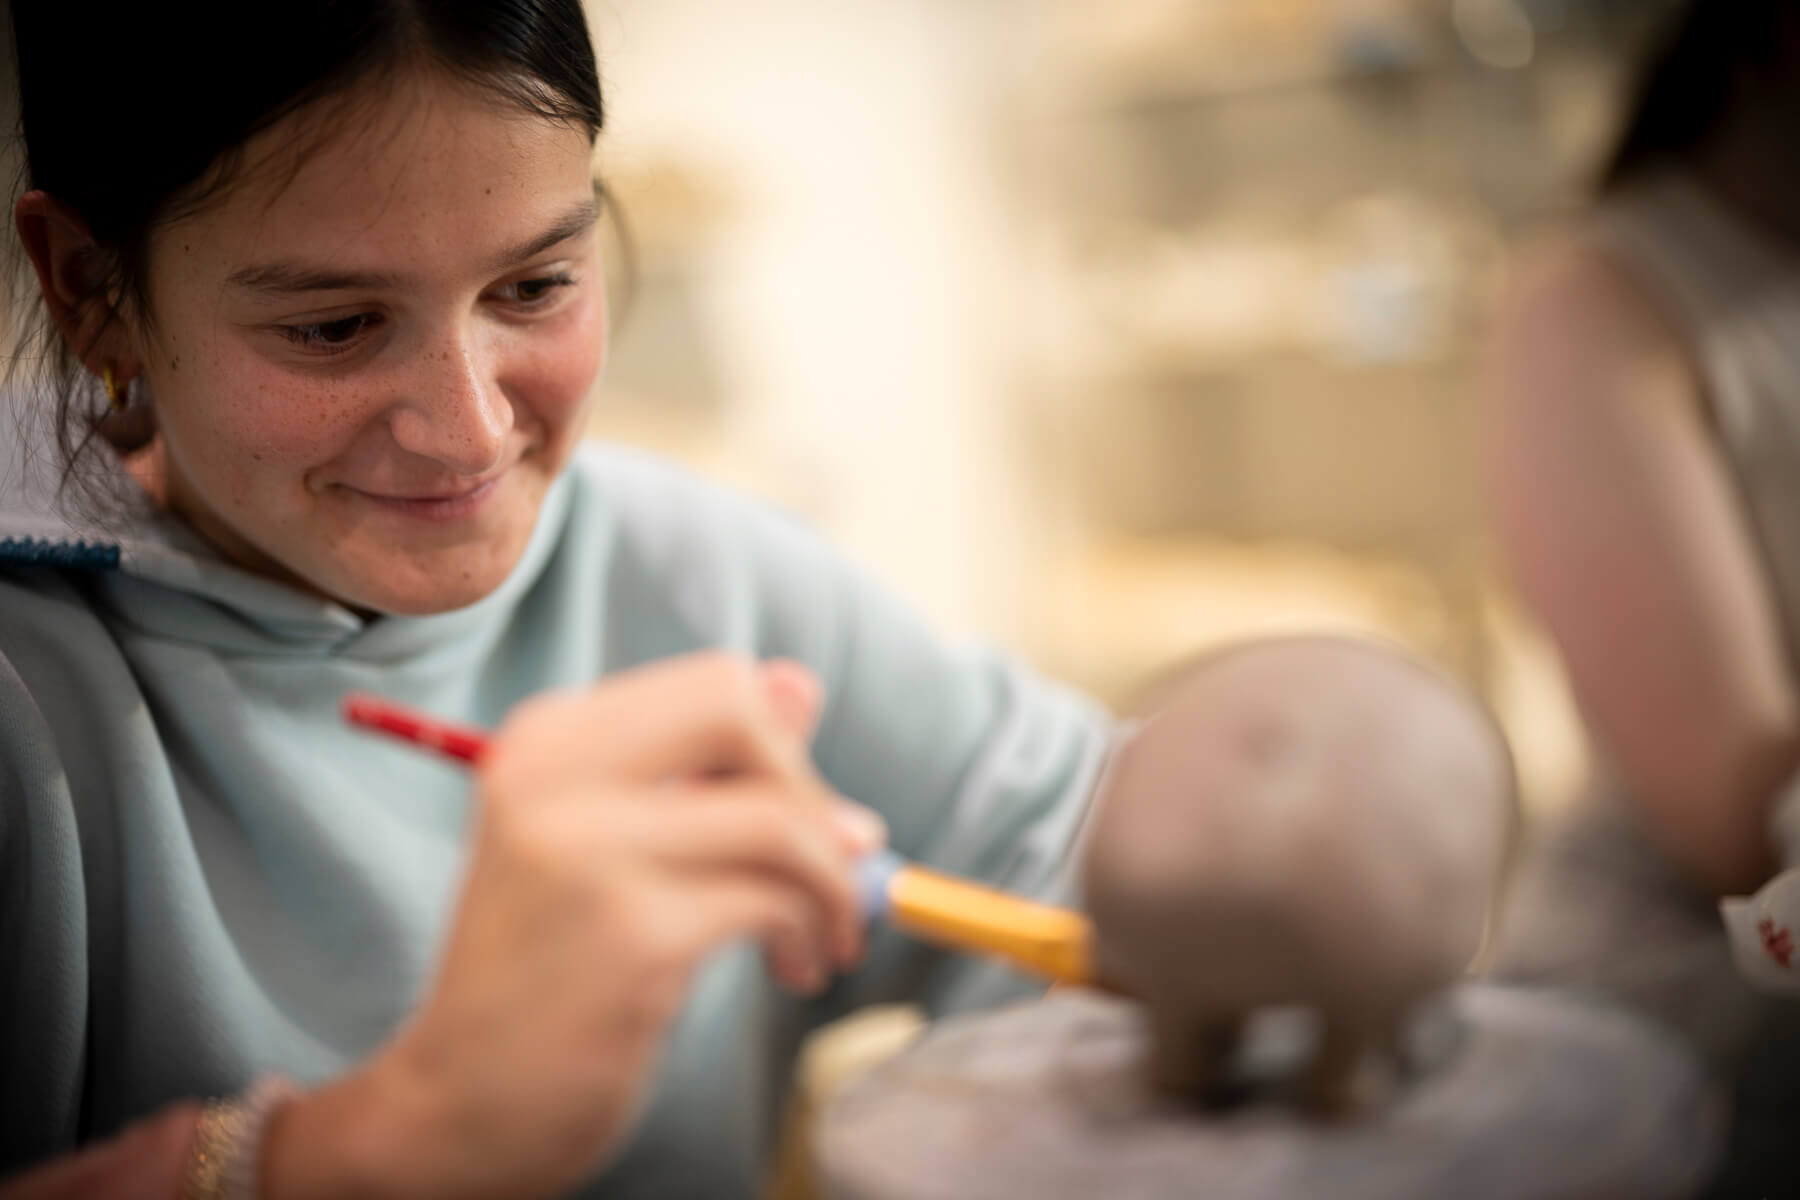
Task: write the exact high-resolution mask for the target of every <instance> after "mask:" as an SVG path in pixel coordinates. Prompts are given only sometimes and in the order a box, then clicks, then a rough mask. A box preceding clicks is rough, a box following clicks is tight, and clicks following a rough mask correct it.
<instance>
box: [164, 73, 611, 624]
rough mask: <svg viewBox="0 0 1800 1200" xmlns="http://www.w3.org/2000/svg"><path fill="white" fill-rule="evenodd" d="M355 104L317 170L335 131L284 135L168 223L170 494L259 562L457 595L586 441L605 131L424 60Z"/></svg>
mask: <svg viewBox="0 0 1800 1200" xmlns="http://www.w3.org/2000/svg"><path fill="white" fill-rule="evenodd" d="M342 115H343V119H342V120H341V121H340V122H339V126H338V131H336V132H330V133H328V134H326V135H325V137H324V140H323V142H322V144H320V145H319V146H318V148H317V149H315V150H314V151H313V152H312V153H310V154H308V155H306V156H304V157H303V158H301V159H299V160H298V167H297V169H296V166H295V160H294V159H293V158H292V156H291V154H290V155H284V154H283V153H281V148H282V147H284V146H291V145H293V144H294V142H293V139H294V138H295V137H296V136H302V137H304V136H312V137H315V138H317V137H319V136H320V135H319V132H318V127H317V125H315V124H305V125H301V124H297V123H298V122H302V121H305V120H306V119H307V117H308V114H301V116H299V117H296V118H291V119H290V120H289V121H288V122H286V123H284V124H283V125H281V126H277V127H276V128H274V129H272V130H270V131H269V132H268V133H267V134H265V135H263V136H262V137H261V138H260V139H258V140H256V141H253V142H252V143H251V144H250V146H249V147H248V148H247V151H248V153H247V155H246V158H245V160H244V161H245V163H246V164H247V167H246V170H245V173H244V174H243V175H242V176H241V177H239V178H238V179H237V180H236V182H235V183H234V185H233V186H231V187H230V188H229V189H228V190H227V191H226V192H225V193H224V194H223V195H222V196H221V197H220V198H219V199H218V200H216V201H215V202H213V203H211V204H208V205H207V206H206V207H204V208H203V209H202V210H201V211H199V212H198V213H196V214H194V215H192V216H190V217H186V218H183V219H180V220H178V221H176V222H174V223H172V224H170V225H168V226H166V227H165V228H163V229H162V230H160V231H158V233H157V234H156V235H155V237H154V238H153V241H152V244H151V248H150V257H149V263H148V272H149V275H148V283H149V288H148V296H149V308H150V312H151V314H152V318H151V320H149V321H148V322H144V323H142V324H141V325H140V327H139V328H138V330H137V331H136V333H135V334H134V337H133V340H134V344H135V350H136V352H137V355H138V359H139V362H140V363H141V366H142V373H143V378H144V380H145V381H146V384H147V386H148V389H149V395H150V397H151V398H152V402H153V404H154V406H155V412H156V418H157V428H158V431H159V433H160V435H161V439H162V453H163V455H164V461H163V463H162V467H163V470H164V472H165V481H166V487H167V495H168V502H169V504H170V506H171V507H173V508H175V509H176V510H177V511H179V512H181V513H182V514H183V515H184V516H186V517H187V518H188V519H189V520H190V521H191V522H192V523H193V524H194V525H195V526H196V527H197V528H199V530H200V531H201V532H202V533H204V534H205V535H206V536H207V537H208V538H209V539H210V540H211V541H212V542H214V543H215V544H216V545H217V546H219V547H220V548H221V549H222V550H223V551H224V552H225V553H226V554H228V555H230V556H231V557H232V558H233V559H234V560H235V561H237V562H239V563H241V564H243V565H245V566H248V567H250V568H251V569H253V570H256V571H259V572H261V573H263V574H267V575H271V576H274V577H277V578H282V579H286V580H289V581H291V582H295V583H298V584H300V585H301V586H304V587H307V588H309V589H310V590H313V591H316V592H319V593H322V594H324V595H327V596H330V597H332V598H335V599H337V600H340V601H343V602H344V603H347V604H349V605H352V606H354V607H358V608H363V609H372V610H375V611H378V612H385V613H402V614H422V613H432V612H441V611H445V610H448V609H453V608H458V607H461V606H463V605H467V604H470V603H473V602H474V601H476V600H479V599H480V598H481V597H483V596H485V595H487V594H488V593H489V592H491V591H493V589H494V588H496V587H497V586H498V585H499V584H500V583H501V581H502V580H503V579H505V577H506V575H507V573H508V572H509V571H511V570H512V568H513V566H514V564H516V563H517V562H518V560H519V557H520V555H521V553H522V552H523V551H524V548H525V545H526V542H527V541H528V539H529V538H530V536H531V532H532V528H533V526H534V524H535V523H536V520H537V515H538V509H539V507H540V505H541V504H542V503H543V499H544V494H545V491H546V490H547V489H548V488H549V486H550V483H551V481H552V480H553V479H554V478H555V477H556V475H557V473H558V472H559V471H560V470H561V469H562V467H563V466H564V464H565V463H566V462H567V461H568V458H569V455H570V453H571V451H572V449H573V448H574V445H575V442H576V441H577V439H578V437H579V435H580V428H581V425H582V416H583V409H584V402H585V399H586V397H587V395H588V393H589V392H590V390H591V388H592V386H593V384H594V382H595V379H596V377H597V375H598V373H599V370H600V362H601V358H602V354H603V346H604V341H605V320H606V309H605V299H604V296H603V293H602V286H601V268H600V262H599V258H598V249H597V237H596V233H595V207H596V204H595V191H594V187H593V183H592V177H591V175H590V156H591V148H590V145H589V141H588V137H587V134H586V131H585V130H582V129H580V128H577V127H575V126H571V125H564V124H560V123H557V122H553V121H550V120H547V119H545V118H543V117H539V116H535V115H532V114H529V113H525V112H522V111H515V110H512V109H509V108H506V107H504V106H503V105H502V103H501V102H500V101H497V100H495V99H493V98H491V97H490V96H488V95H487V94H485V93H483V92H481V91H479V90H477V89H474V88H471V87H469V86H468V85H465V84H459V83H457V82H454V81H451V80H449V79H445V78H440V77H436V76H432V75H428V74H422V75H419V76H418V77H416V78H408V79H406V80H404V81H402V82H401V83H398V84H396V85H395V86H393V87H391V88H388V89H386V90H385V91H382V92H378V93H375V95H374V96H373V98H371V99H370V100H369V101H368V102H367V103H364V104H356V105H351V106H348V107H346V108H345V109H344V110H343V114H342ZM313 119H314V120H316V119H317V117H316V114H315V115H314V117H313ZM296 131H299V132H298V133H297V132H296Z"/></svg>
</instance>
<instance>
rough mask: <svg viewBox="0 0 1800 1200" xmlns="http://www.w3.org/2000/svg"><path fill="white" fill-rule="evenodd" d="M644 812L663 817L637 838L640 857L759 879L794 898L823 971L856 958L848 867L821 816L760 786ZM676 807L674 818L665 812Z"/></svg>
mask: <svg viewBox="0 0 1800 1200" xmlns="http://www.w3.org/2000/svg"><path fill="white" fill-rule="evenodd" d="M695 790H696V792H697V793H698V794H695V795H688V796H671V797H670V798H669V799H668V800H667V801H666V802H664V803H662V804H657V803H656V802H654V801H652V802H648V803H647V804H646V807H656V808H661V809H664V810H665V811H662V812H657V813H654V814H646V816H647V817H648V818H650V819H647V820H646V822H645V827H644V829H643V830H642V831H641V833H640V834H639V836H640V837H641V838H642V839H643V840H642V845H643V847H644V850H645V852H646V853H648V854H651V855H653V856H655V857H656V858H657V859H658V860H659V861H661V862H663V863H665V864H668V865H669V866H671V867H672V868H675V869H679V870H684V871H687V872H690V873H705V872H708V871H729V872H734V873H739V874H750V875H756V876H762V877H765V878H766V879H767V880H768V881H769V882H770V883H771V884H775V885H780V886H785V887H787V888H789V889H792V890H795V891H797V892H798V893H800V894H801V896H802V898H803V900H804V901H805V903H806V905H807V908H808V912H809V919H808V921H807V922H806V925H807V929H808V937H807V939H806V940H807V942H808V945H809V948H810V947H817V948H818V950H819V951H821V953H819V954H817V955H816V957H817V958H818V959H819V960H820V964H821V965H822V966H825V967H847V966H849V965H851V964H852V963H854V962H855V961H856V959H857V957H858V955H859V954H860V952H861V948H862V934H863V917H862V911H861V906H860V901H859V899H858V896H857V892H856V882H855V875H854V860H853V858H852V857H851V856H850V855H848V854H846V853H845V851H844V849H843V847H842V844H841V840H840V839H841V834H840V833H839V831H838V830H837V829H836V828H835V823H834V821H833V820H832V818H831V816H830V814H829V810H828V811H827V812H824V813H821V812H820V811H819V810H816V809H811V808H803V807H800V806H796V805H795V804H793V803H792V802H791V801H790V800H789V799H788V798H787V796H786V795H785V794H783V793H782V792H780V791H779V790H776V789H773V788H770V787H768V786H766V785H765V786H758V785H755V784H747V785H736V786H716V785H715V786H710V787H706V786H702V787H700V788H697V789H695ZM670 805H678V806H679V809H680V811H679V813H676V812H672V811H667V809H668V806H670Z"/></svg>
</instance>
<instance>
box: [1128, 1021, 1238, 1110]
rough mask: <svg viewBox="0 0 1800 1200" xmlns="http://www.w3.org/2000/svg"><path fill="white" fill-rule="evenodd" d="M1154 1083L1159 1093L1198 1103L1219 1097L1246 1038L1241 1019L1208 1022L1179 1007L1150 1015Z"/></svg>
mask: <svg viewBox="0 0 1800 1200" xmlns="http://www.w3.org/2000/svg"><path fill="white" fill-rule="evenodd" d="M1150 1033H1151V1043H1152V1051H1153V1058H1152V1060H1151V1071H1152V1080H1153V1082H1154V1083H1155V1084H1156V1087H1157V1090H1159V1091H1161V1092H1163V1093H1164V1094H1166V1095H1171V1096H1176V1097H1179V1098H1181V1099H1184V1100H1191V1101H1194V1102H1196V1103H1205V1102H1208V1101H1211V1100H1214V1099H1216V1098H1217V1096H1218V1091H1219V1087H1220V1084H1221V1083H1222V1082H1223V1080H1224V1075H1225V1068H1226V1066H1227V1065H1228V1064H1229V1063H1230V1061H1231V1056H1232V1054H1233V1053H1234V1052H1235V1051H1236V1050H1237V1048H1238V1043H1239V1041H1240V1039H1241V1038H1242V1035H1243V1022H1242V1020H1241V1019H1240V1018H1237V1017H1226V1018H1215V1019H1211V1020H1204V1019H1199V1018H1196V1017H1195V1016H1194V1015H1193V1013H1192V1012H1189V1011H1185V1010H1183V1009H1180V1008H1177V1007H1175V1006H1166V1007H1165V1006H1155V1007H1152V1009H1151V1011H1150Z"/></svg>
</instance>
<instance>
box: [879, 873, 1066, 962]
mask: <svg viewBox="0 0 1800 1200" xmlns="http://www.w3.org/2000/svg"><path fill="white" fill-rule="evenodd" d="M887 902H888V912H887V919H888V921H889V923H890V924H892V925H893V926H894V927H895V928H897V929H901V930H904V931H905V932H907V933H910V934H913V935H914V936H916V937H919V938H921V939H923V940H925V941H930V942H935V943H938V944H939V945H943V946H947V947H950V948H952V949H957V950H973V951H977V952H979V953H983V954H990V955H993V956H994V957H996V958H1002V959H1005V960H1006V961H1007V962H1009V963H1012V964H1013V965H1015V966H1017V967H1019V968H1021V969H1023V970H1025V971H1028V972H1030V973H1031V974H1034V975H1039V976H1042V977H1044V978H1047V979H1052V980H1055V981H1056V982H1058V983H1067V984H1075V985H1086V984H1091V983H1093V982H1094V979H1093V944H1094V930H1093V926H1092V925H1091V924H1090V923H1089V921H1088V919H1087V918H1086V917H1084V916H1082V915H1081V914H1080V913H1078V912H1072V911H1070V910H1069V909H1066V908H1057V907H1055V906H1053V905H1049V904H1038V903H1036V902H1035V901H1031V900H1021V899H1019V898H1018V897H1017V896H1009V895H1007V894H1006V893H1004V892H997V891H994V890H993V889H992V888H985V887H982V886H980V885H979V884H974V883H969V882H967V881H966V880H962V879H957V878H954V877H952V876H949V875H943V874H940V873H939V872H937V871H931V870H927V869H926V868H924V867H918V866H913V865H911V864H908V865H907V866H905V867H902V868H901V869H900V870H898V871H896V872H895V873H894V875H893V878H892V879H891V881H890V882H889V884H888V893H887Z"/></svg>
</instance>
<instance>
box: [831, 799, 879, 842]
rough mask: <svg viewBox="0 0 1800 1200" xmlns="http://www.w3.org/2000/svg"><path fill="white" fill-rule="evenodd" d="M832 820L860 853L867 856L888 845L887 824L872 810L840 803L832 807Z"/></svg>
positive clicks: (846, 802)
mask: <svg viewBox="0 0 1800 1200" xmlns="http://www.w3.org/2000/svg"><path fill="white" fill-rule="evenodd" d="M831 819H832V820H833V821H834V822H836V824H837V827H838V830H839V832H841V833H842V834H843V835H844V837H845V839H846V840H848V841H849V842H850V845H851V847H852V849H854V850H856V851H858V852H859V853H864V854H866V853H868V852H869V851H871V850H875V849H879V848H880V847H882V846H884V845H886V844H887V837H888V827H887V822H886V821H884V820H882V819H881V814H880V813H878V812H876V811H875V810H874V809H872V808H864V807H863V806H862V805H860V804H851V803H849V802H848V801H838V802H837V803H836V804H834V805H833V806H832V810H831Z"/></svg>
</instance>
